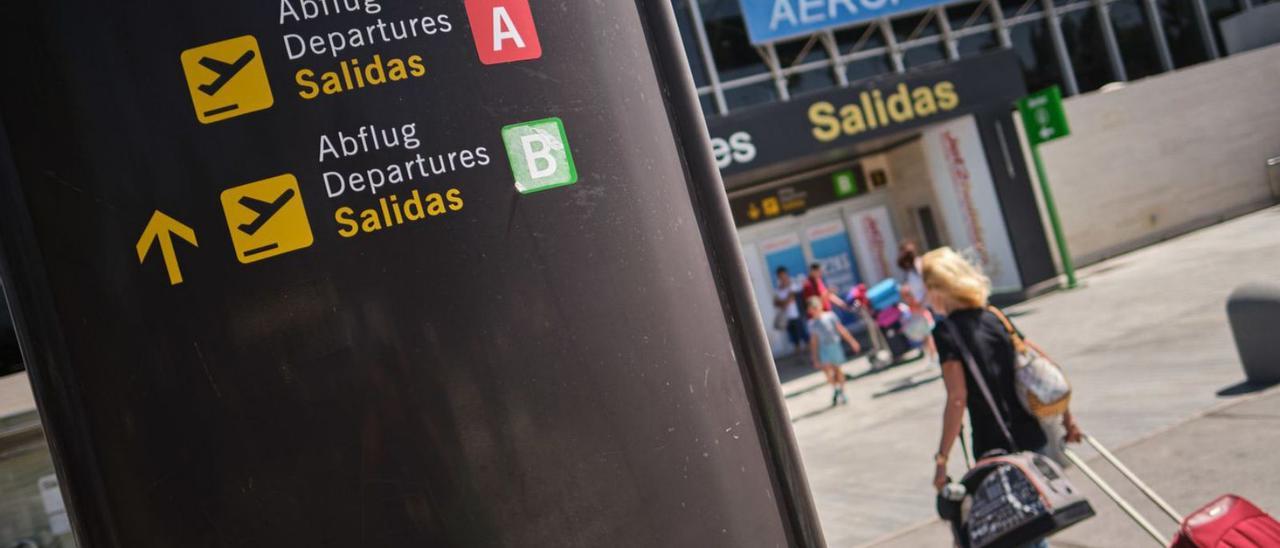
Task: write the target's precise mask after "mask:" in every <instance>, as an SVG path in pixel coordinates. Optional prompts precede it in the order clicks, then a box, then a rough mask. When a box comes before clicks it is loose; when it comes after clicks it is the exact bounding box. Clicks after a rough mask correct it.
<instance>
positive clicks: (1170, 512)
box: [1083, 436, 1182, 524]
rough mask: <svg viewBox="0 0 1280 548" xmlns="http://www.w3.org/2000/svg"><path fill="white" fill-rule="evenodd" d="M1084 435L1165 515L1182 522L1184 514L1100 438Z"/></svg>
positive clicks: (1090, 443) (1176, 521)
mask: <svg viewBox="0 0 1280 548" xmlns="http://www.w3.org/2000/svg"><path fill="white" fill-rule="evenodd" d="M1083 437H1084V440H1085V441H1086V442H1089V445H1090V446H1092V447H1093V449H1094V450H1095V451H1097V452H1098V454H1099V455H1102V458H1103V459H1106V461H1107V462H1109V463H1111V465H1112V466H1114V467H1116V470H1119V471H1120V474H1122V475H1124V477H1125V479H1127V480H1129V481H1130V482H1132V483H1133V486H1134V487H1137V488H1138V490H1139V491H1142V494H1143V495H1146V497H1147V498H1148V499H1150V500H1151V502H1153V503H1155V505H1156V506H1157V507H1159V508H1160V510H1161V511H1162V512H1164V513H1165V515H1167V516H1169V519H1172V520H1173V521H1174V523H1179V524H1181V523H1182V514H1179V513H1178V511H1177V510H1174V509H1173V506H1172V505H1170V504H1169V503H1168V502H1165V500H1164V499H1163V498H1160V495H1158V494H1156V492H1155V490H1154V489H1152V488H1151V487H1149V486H1147V484H1146V483H1145V482H1143V481H1142V479H1141V478H1139V477H1138V475H1137V474H1134V473H1133V472H1132V471H1131V470H1129V467H1127V466H1125V465H1124V463H1123V462H1120V459H1117V458H1116V456H1115V455H1112V454H1111V451H1108V450H1107V448H1106V447H1103V446H1102V444H1101V443H1098V440H1095V439H1093V437H1092V436H1083Z"/></svg>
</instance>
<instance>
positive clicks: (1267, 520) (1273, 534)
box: [1064, 436, 1280, 548]
mask: <svg viewBox="0 0 1280 548" xmlns="http://www.w3.org/2000/svg"><path fill="white" fill-rule="evenodd" d="M1084 440H1085V441H1086V442H1088V443H1089V445H1091V446H1093V448H1094V449H1095V450H1097V451H1098V454H1099V455H1101V456H1102V458H1103V460H1106V461H1107V462H1108V463H1110V464H1111V465H1112V466H1114V467H1115V468H1116V470H1118V471H1119V472H1120V474H1121V475H1122V476H1124V478H1125V479H1127V480H1129V481H1130V482H1131V483H1132V484H1133V486H1134V487H1137V488H1138V491H1141V492H1142V494H1143V495H1144V496H1146V497H1147V498H1148V499H1150V500H1151V502H1153V503H1155V505H1156V506H1157V507H1158V508H1160V510H1161V511H1162V512H1164V513H1165V514H1166V515H1168V516H1169V517H1170V518H1172V519H1173V521H1175V522H1177V523H1178V524H1179V527H1178V533H1177V534H1176V535H1175V536H1174V538H1173V540H1172V541H1170V540H1169V539H1166V538H1165V537H1164V536H1163V535H1161V534H1160V532H1159V531H1157V530H1156V528H1155V527H1154V526H1152V525H1151V522H1149V521H1147V519H1146V518H1144V517H1142V514H1139V513H1138V511H1137V510H1136V509H1135V508H1134V507H1133V506H1132V505H1131V504H1129V502H1128V501H1126V500H1124V498H1122V497H1121V496H1120V495H1119V493H1116V491H1115V489H1112V488H1111V486H1110V485H1108V484H1107V482H1106V481H1103V479H1102V478H1101V477H1100V476H1098V474H1097V473H1096V472H1094V471H1093V469H1092V468H1090V467H1089V465H1087V464H1085V462H1084V460H1083V459H1081V458H1080V457H1079V456H1078V455H1076V454H1075V453H1074V452H1072V451H1071V450H1070V449H1067V450H1065V451H1064V454H1065V456H1066V457H1067V460H1069V461H1071V464H1073V465H1075V467H1076V468H1078V469H1080V472H1081V473H1083V474H1084V475H1085V476H1086V477H1088V478H1089V480H1090V481H1092V482H1093V483H1094V484H1095V485H1097V486H1098V488H1099V489H1101V490H1102V492H1103V493H1105V494H1106V495H1107V496H1108V497H1110V498H1111V500H1113V501H1115V503H1116V505H1117V506H1119V507H1120V509H1121V510H1123V511H1124V513H1125V514H1128V515H1129V517H1130V518H1132V519H1133V521H1134V522H1135V523H1137V524H1138V527H1141V528H1142V530H1143V531H1146V533H1147V534H1148V535H1150V536H1151V538H1152V539H1154V540H1155V541H1156V543H1158V544H1159V545H1160V546H1169V548H1227V547H1231V548H1280V522H1277V521H1276V520H1275V519H1274V518H1272V517H1271V516H1269V515H1267V513H1266V512H1263V511H1262V510H1260V509H1258V507H1256V506H1254V505H1253V504H1252V503H1250V502H1249V501H1247V500H1245V499H1244V498H1242V497H1238V496H1236V495H1222V496H1220V497H1218V498H1217V499H1216V500H1214V501H1213V502H1211V503H1209V504H1208V505H1206V506H1205V507H1203V508H1201V509H1199V510H1197V511H1196V512H1194V513H1192V514H1191V515H1189V516H1187V517H1186V518H1185V519H1184V518H1183V517H1182V516H1181V515H1180V514H1178V512H1177V510H1174V509H1173V507H1172V506H1170V505H1169V503H1168V502H1165V500H1164V499H1162V498H1160V495H1158V494H1156V492H1155V491H1154V490H1152V489H1151V487H1149V486H1147V484H1146V483H1144V482H1143V481H1142V480H1141V479H1140V478H1138V476H1137V475H1136V474H1134V473H1133V471H1131V470H1129V468H1128V467H1127V466H1125V465H1124V463H1122V462H1120V460H1119V459H1117V458H1116V456H1115V455H1113V454H1111V452H1110V451H1108V450H1107V448H1106V447H1103V446H1102V444H1101V443H1098V440H1095V439H1093V438H1092V437H1089V436H1085V437H1084Z"/></svg>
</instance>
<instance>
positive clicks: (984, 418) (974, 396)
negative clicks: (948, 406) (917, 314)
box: [933, 308, 1048, 456]
mask: <svg viewBox="0 0 1280 548" xmlns="http://www.w3.org/2000/svg"><path fill="white" fill-rule="evenodd" d="M943 322H946V323H950V324H951V325H954V326H955V327H956V331H958V332H959V334H960V337H961V339H962V342H963V344H964V346H965V347H966V348H968V349H969V353H970V354H971V355H973V359H974V361H975V362H977V365H978V369H979V370H981V371H982V377H983V379H985V380H986V381H987V387H988V388H989V389H991V397H992V398H994V399H995V400H996V406H997V407H999V408H1000V416H1001V417H1003V418H1004V421H1005V424H1006V425H1008V426H1009V431H1010V433H1011V434H1013V440H1014V442H1015V443H1017V447H1016V448H1014V447H1009V442H1008V441H1006V438H1005V436H1004V434H1003V433H1002V432H1001V431H1000V425H999V423H997V422H996V419H995V416H994V415H992V413H991V406H990V405H988V404H987V401H986V399H985V398H983V396H982V390H981V389H980V388H978V385H977V384H976V383H975V381H974V380H973V375H972V374H971V373H970V372H969V366H968V365H966V364H965V363H964V355H963V354H961V352H960V347H959V346H958V344H957V341H956V340H955V339H954V338H953V337H952V331H951V330H950V329H949V328H947V326H945V325H941V323H943ZM933 339H934V341H935V342H936V343H937V345H938V357H939V359H941V360H942V363H946V362H949V361H956V362H959V363H960V364H961V365H960V366H961V369H963V370H964V381H965V388H966V392H967V394H968V402H967V404H968V408H969V421H970V423H972V425H973V448H974V449H973V450H974V455H975V456H978V455H982V454H983V453H986V452H988V451H991V450H993V449H1004V450H1006V451H1013V450H1015V449H1016V450H1018V451H1036V450H1039V449H1041V448H1042V447H1044V445H1045V444H1046V443H1048V438H1047V437H1045V435H1044V430H1043V429H1041V427H1040V422H1039V421H1038V420H1037V419H1036V418H1035V417H1033V416H1032V415H1031V413H1028V412H1027V410H1026V409H1025V408H1023V407H1022V403H1021V402H1019V401H1018V393H1017V389H1016V383H1015V379H1014V367H1015V366H1016V362H1015V359H1016V358H1015V354H1016V352H1015V350H1014V348H1013V341H1012V340H1010V338H1009V332H1008V331H1007V330H1006V329H1005V327H1004V324H1003V323H1001V322H1000V318H998V317H996V315H995V314H993V313H991V312H990V311H988V310H986V309H981V308H972V309H966V310H955V311H952V313H951V314H949V315H947V317H946V319H944V320H942V321H941V322H939V325H938V326H937V329H934V331H933Z"/></svg>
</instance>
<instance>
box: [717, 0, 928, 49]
mask: <svg viewBox="0 0 1280 548" xmlns="http://www.w3.org/2000/svg"><path fill="white" fill-rule="evenodd" d="M738 3H739V4H740V5H741V6H742V18H743V19H744V20H746V22H747V35H748V36H749V37H750V38H751V43H753V44H764V43H768V42H776V41H778V40H783V39H786V38H794V37H797V36H804V35H807V34H812V33H814V32H817V31H821V30H824V29H829V28H832V27H839V26H845V25H850V24H853V23H857V22H860V21H866V20H870V19H875V18H878V17H884V16H886V15H892V14H895V13H901V12H904V11H911V10H916V9H921V8H927V7H930V6H935V5H938V4H942V3H944V2H943V1H941V0H738Z"/></svg>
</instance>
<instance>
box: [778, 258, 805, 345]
mask: <svg viewBox="0 0 1280 548" xmlns="http://www.w3.org/2000/svg"><path fill="white" fill-rule="evenodd" d="M777 277H778V286H777V287H776V288H774V292H773V305H774V306H775V307H777V308H778V316H779V317H782V318H786V321H785V323H782V322H778V323H779V324H781V325H784V326H785V328H786V330H787V338H788V339H790V340H791V345H792V346H794V347H795V348H796V354H800V353H802V352H804V351H805V349H806V348H807V346H808V344H809V329H808V325H807V324H808V322H806V321H805V319H804V318H803V317H801V316H800V306H801V305H800V302H801V301H800V299H801V298H802V295H803V294H804V284H801V283H800V280H797V279H795V278H792V277H791V273H790V272H788V271H787V267H785V266H780V267H778V272H777Z"/></svg>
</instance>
